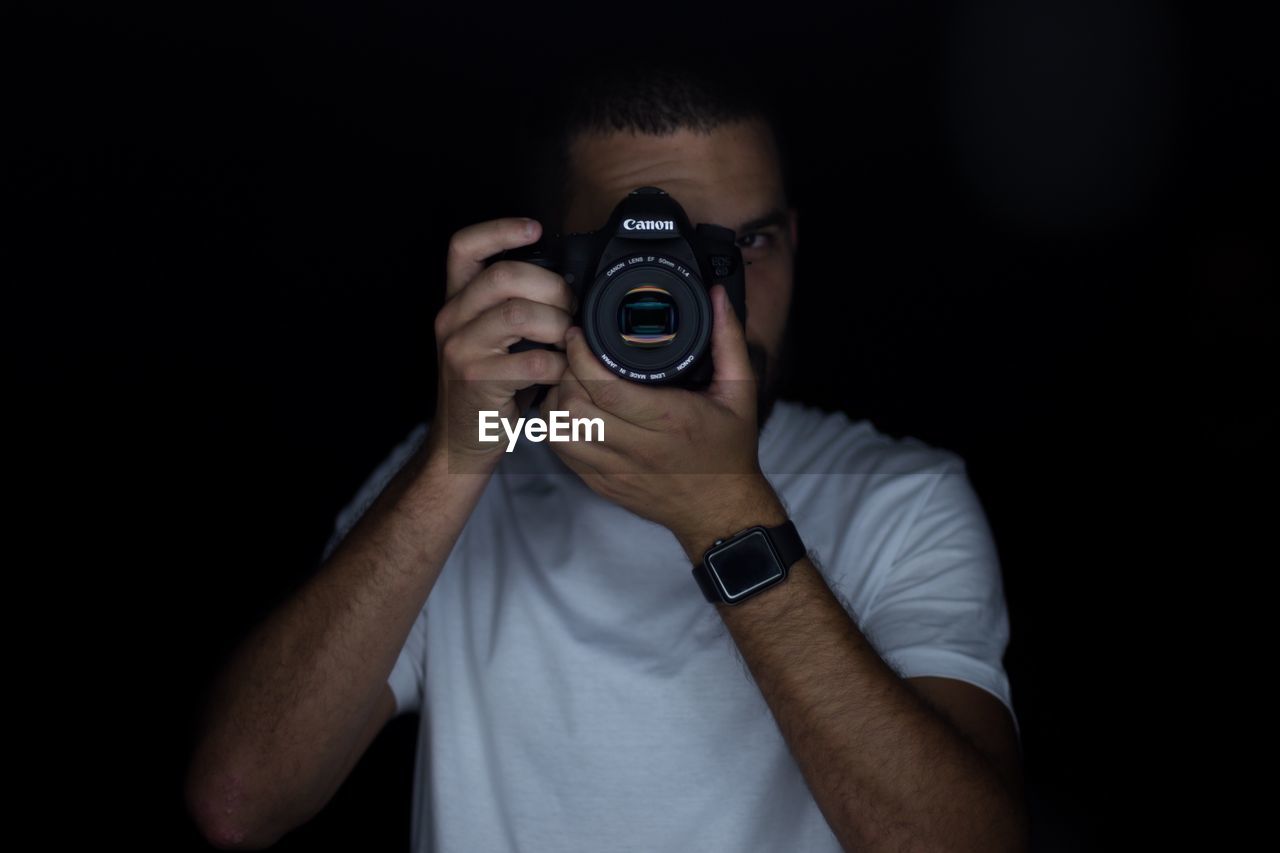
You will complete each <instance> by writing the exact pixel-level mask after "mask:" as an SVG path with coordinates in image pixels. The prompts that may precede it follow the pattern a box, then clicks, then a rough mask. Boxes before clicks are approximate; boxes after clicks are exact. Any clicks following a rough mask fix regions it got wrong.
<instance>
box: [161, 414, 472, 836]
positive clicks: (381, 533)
mask: <svg viewBox="0 0 1280 853" xmlns="http://www.w3.org/2000/svg"><path fill="white" fill-rule="evenodd" d="M433 432H434V431H433ZM486 480H487V477H484V476H479V475H474V474H452V475H451V474H450V473H449V472H448V461H447V455H446V452H445V451H444V450H443V449H442V448H441V446H440V442H439V441H432V439H431V437H428V440H427V442H426V444H425V445H424V446H423V447H422V448H421V449H420V450H419V451H418V452H417V453H415V454H414V455H413V456H411V457H410V458H409V460H408V461H407V463H406V464H405V466H404V467H403V468H401V470H400V472H399V473H398V474H397V475H396V476H395V478H394V479H393V480H392V481H391V482H390V483H389V485H388V486H387V488H386V489H385V490H384V491H383V492H382V494H381V495H380V496H379V497H378V499H377V500H376V501H375V502H374V503H373V504H372V505H371V506H370V508H369V510H368V511H367V512H366V513H365V515H364V516H363V517H362V518H361V519H360V521H359V522H358V523H357V524H356V526H355V527H354V528H353V529H352V531H351V533H350V534H349V535H348V536H347V538H346V539H345V540H344V541H343V542H342V544H341V545H340V546H339V547H338V548H337V550H336V551H335V552H334V553H333V555H332V556H331V558H330V559H329V561H328V562H327V563H326V564H325V565H324V566H323V567H322V568H321V569H320V570H319V571H318V572H317V573H316V574H315V575H314V576H313V577H312V578H310V579H309V580H308V581H307V582H306V583H305V584H304V585H303V586H302V587H301V589H299V590H298V592H297V593H295V594H294V595H293V597H291V598H290V599H289V600H288V601H286V602H285V603H284V604H283V605H281V607H280V608H279V609H278V610H277V611H275V612H274V613H272V614H271V616H270V617H269V618H268V619H267V620H266V621H265V622H264V623H263V624H261V625H260V626H258V628H257V629H256V630H255V631H254V632H253V633H252V634H251V635H250V636H249V637H248V638H247V639H246V640H245V641H244V642H243V643H242V644H241V646H240V648H239V649H238V650H237V652H236V654H235V655H234V656H233V658H232V660H231V662H230V664H229V665H228V666H227V668H226V669H225V670H224V672H223V673H221V675H220V677H219V679H218V681H217V683H216V684H215V685H214V687H213V689H212V691H211V693H210V699H209V702H208V703H207V705H206V709H205V715H204V720H203V723H202V725H201V728H200V732H199V740H198V744H197V748H196V751H195V753H194V755H193V757H192V760H191V764H190V766H189V768H188V775H187V780H186V799H187V804H188V809H189V810H190V811H191V813H192V815H193V817H194V818H195V819H196V821H197V823H198V824H199V826H200V829H201V831H202V832H203V833H204V835H205V837H206V838H207V839H208V840H209V841H210V842H211V843H213V844H215V845H217V846H219V847H224V848H239V849H260V848H262V847H266V846H269V845H271V844H272V843H274V842H275V841H276V840H277V839H278V838H280V836H282V835H283V834H284V833H286V832H288V831H289V830H290V829H292V828H294V827H296V826H298V825H299V824H301V823H304V822H305V821H307V820H309V819H310V818H311V817H313V816H314V815H315V814H316V813H317V812H318V811H319V810H320V809H321V808H322V807H323V806H324V805H325V803H327V802H328V801H329V799H330V798H331V797H332V796H333V794H334V792H335V791H336V790H337V788H338V786H339V785H340V784H341V783H342V781H343V779H345V778H346V776H347V774H348V773H349V772H350V771H351V768H352V767H354V765H355V763H356V761H357V760H358V759H359V757H360V754H361V753H362V752H363V751H364V749H365V748H366V747H367V746H368V744H369V743H370V742H371V741H372V739H373V735H375V734H376V730H377V728H380V727H381V725H382V724H383V723H385V722H386V718H387V717H388V716H389V715H388V713H387V712H388V705H387V699H388V697H390V690H389V688H388V687H387V678H388V676H389V674H390V672H391V669H392V667H393V666H394V664H395V662H396V658H397V656H398V655H399V652H400V650H401V648H402V647H403V645H404V642H405V638H406V637H407V636H408V634H409V630H410V628H411V627H412V626H413V623H414V620H415V619H416V618H417V615H418V613H419V611H421V609H422V607H423V605H424V604H425V602H426V599H427V596H428V594H429V593H430V592H431V588H432V587H433V586H434V584H435V581H436V578H437V577H438V576H439V574H440V570H441V568H442V567H443V565H444V562H445V560H446V558H447V557H448V555H449V553H450V551H451V550H452V549H453V545H454V543H455V541H456V540H457V537H458V534H459V533H460V532H461V530H462V527H463V525H464V524H465V522H466V519H467V517H468V516H469V515H470V513H471V511H472V509H473V508H474V506H475V504H476V502H477V501H478V499H479V496H480V494H481V492H482V491H483V488H484V484H485V481H486ZM393 701H394V700H393ZM390 707H391V709H394V704H392V705H391V706H390Z"/></svg>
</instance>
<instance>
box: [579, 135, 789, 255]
mask: <svg viewBox="0 0 1280 853" xmlns="http://www.w3.org/2000/svg"><path fill="white" fill-rule="evenodd" d="M569 160H570V175H569V187H570V193H569V196H570V197H569V207H568V211H567V216H566V223H565V224H566V230H568V231H592V230H595V229H596V228H599V227H600V226H601V225H603V224H604V222H605V220H606V219H607V218H608V216H609V214H610V213H611V212H612V211H613V208H614V207H615V206H616V205H617V204H618V202H620V201H622V199H623V198H624V197H625V196H626V194H627V193H628V192H630V191H631V190H633V189H635V188H636V187H641V186H656V187H661V188H662V189H664V190H666V191H667V192H668V193H670V194H671V196H672V197H673V198H674V199H675V200H676V201H678V202H679V203H680V204H681V206H682V207H684V209H685V212H686V213H687V214H688V215H689V220H690V221H691V222H693V223H695V224H696V223H699V222H714V223H716V224H719V225H725V226H728V227H730V228H735V229H736V228H738V226H740V225H741V224H742V223H744V222H746V221H747V220H750V219H753V218H755V217H758V216H761V215H762V214H764V213H767V212H768V211H770V210H773V209H776V208H779V207H781V206H783V204H784V198H783V191H782V180H781V174H780V172H779V166H778V160H777V153H776V151H775V149H774V147H773V140H772V136H771V135H770V133H769V129H768V127H767V126H766V125H764V124H762V123H760V122H755V121H746V122H734V123H732V124H725V125H721V126H720V127H717V128H715V129H713V130H712V131H710V132H699V131H695V130H688V129H680V130H678V131H676V132H675V133H671V134H665V135H661V136H658V135H653V134H637V133H632V132H629V131H625V132H624V131H618V132H611V133H607V134H601V133H591V134H583V135H579V136H578V137H576V138H575V139H574V140H573V142H572V143H571V145H570V149H569Z"/></svg>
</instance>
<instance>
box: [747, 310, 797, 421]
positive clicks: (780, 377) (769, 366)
mask: <svg viewBox="0 0 1280 853" xmlns="http://www.w3.org/2000/svg"><path fill="white" fill-rule="evenodd" d="M790 327H791V323H790V320H788V322H787V325H786V327H784V328H783V330H782V343H781V344H780V345H779V350H780V351H779V353H778V358H777V359H774V360H770V358H769V353H768V351H767V350H765V348H764V347H762V346H760V345H759V344H754V343H751V342H750V341H748V342H747V358H748V359H750V361H751V371H752V373H754V374H755V376H756V429H757V430H762V429H764V425H765V422H766V421H768V420H769V415H771V414H773V404H774V403H776V402H777V401H778V398H779V397H780V396H781V394H782V390H783V385H784V380H785V379H786V376H787V373H788V371H789V370H790V367H791V344H790V341H791V335H790V334H788V332H789V331H790Z"/></svg>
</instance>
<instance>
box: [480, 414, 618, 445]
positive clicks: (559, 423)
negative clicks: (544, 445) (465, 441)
mask: <svg viewBox="0 0 1280 853" xmlns="http://www.w3.org/2000/svg"><path fill="white" fill-rule="evenodd" d="M550 414H551V420H550V421H544V420H543V419H542V418H517V419H516V422H515V426H512V425H511V421H509V420H508V419H507V418H503V417H499V416H498V412H497V411H496V410H495V411H481V412H480V440H481V441H487V442H497V441H501V440H502V436H501V434H499V432H498V426H499V425H501V426H502V431H503V432H505V433H506V434H507V453H510V452H511V451H512V450H514V449H515V446H516V439H518V438H519V437H520V433H521V431H522V430H523V432H524V437H525V438H527V439H528V440H529V441H542V440H543V439H547V440H549V441H604V420H602V419H601V418H570V417H569V413H568V412H558V411H552V412H551V413H550ZM579 433H581V436H582V437H579Z"/></svg>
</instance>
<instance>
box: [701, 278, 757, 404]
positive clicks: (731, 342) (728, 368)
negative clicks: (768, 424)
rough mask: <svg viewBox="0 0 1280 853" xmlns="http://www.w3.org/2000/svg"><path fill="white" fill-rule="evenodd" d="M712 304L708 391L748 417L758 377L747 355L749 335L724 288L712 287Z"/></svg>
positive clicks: (720, 285) (753, 402) (720, 286)
mask: <svg viewBox="0 0 1280 853" xmlns="http://www.w3.org/2000/svg"><path fill="white" fill-rule="evenodd" d="M711 305H712V309H713V312H714V318H713V321H712V326H711V360H712V362H714V364H715V371H714V373H713V375H712V379H711V386H710V387H709V388H708V389H707V391H708V393H709V394H711V395H712V396H713V397H715V398H716V399H718V400H720V401H721V402H723V403H725V404H726V405H727V406H729V408H731V409H733V410H734V411H735V412H738V413H739V414H746V413H748V412H750V411H754V410H755V405H756V399H755V398H756V375H755V372H754V371H753V370H752V369H751V358H750V357H749V356H748V354H747V336H746V333H745V332H744V330H743V328H742V323H741V322H739V320H738V315H737V313H736V312H735V311H734V310H733V305H731V304H730V303H729V294H728V291H726V290H725V289H724V285H722V284H717V285H715V286H714V287H712V288H711Z"/></svg>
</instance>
